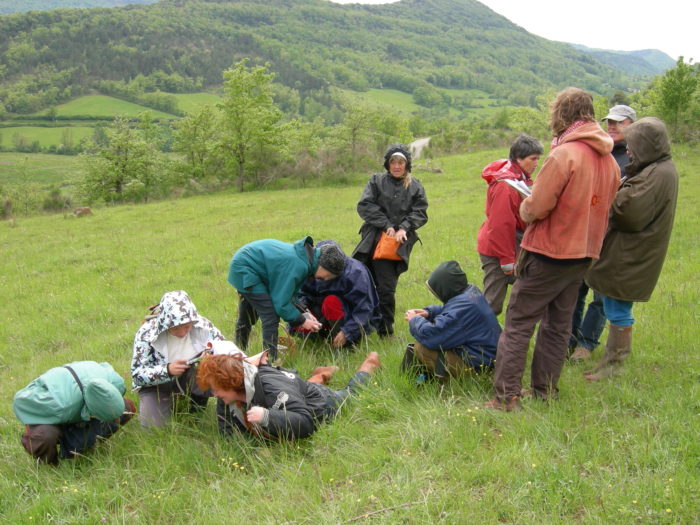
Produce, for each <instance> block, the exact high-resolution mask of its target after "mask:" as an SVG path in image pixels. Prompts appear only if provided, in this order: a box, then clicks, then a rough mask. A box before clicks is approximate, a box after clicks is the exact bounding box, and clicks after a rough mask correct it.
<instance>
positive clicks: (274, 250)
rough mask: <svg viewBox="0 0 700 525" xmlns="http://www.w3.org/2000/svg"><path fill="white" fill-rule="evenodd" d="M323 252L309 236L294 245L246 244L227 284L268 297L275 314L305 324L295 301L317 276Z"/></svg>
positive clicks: (271, 241)
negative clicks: (303, 287) (302, 286)
mask: <svg viewBox="0 0 700 525" xmlns="http://www.w3.org/2000/svg"><path fill="white" fill-rule="evenodd" d="M320 253H321V252H320V250H319V249H318V248H314V247H313V239H312V238H311V237H306V238H305V239H301V240H299V241H297V242H295V243H294V244H289V243H286V242H282V241H277V240H275V239H263V240H260V241H254V242H251V243H248V244H246V245H245V246H243V247H242V248H240V249H239V250H238V251H237V252H236V253H235V254H234V256H233V259H231V264H230V266H229V273H228V282H229V283H231V285H232V286H233V287H234V288H236V290H238V291H239V292H241V293H247V294H267V295H269V296H270V298H271V299H272V304H273V305H274V306H275V311H276V312H277V315H279V316H280V317H281V318H282V319H284V320H285V321H287V322H289V323H295V322H296V323H297V324H300V323H299V320H300V318H301V322H303V316H302V315H301V314H300V312H299V310H298V309H297V308H296V307H295V306H294V304H293V303H292V300H293V299H294V298H295V297H296V295H297V294H298V293H299V289H300V288H301V285H302V284H303V283H304V281H306V279H308V278H309V277H311V276H313V275H314V274H315V273H316V269H317V268H318V258H319V256H320Z"/></svg>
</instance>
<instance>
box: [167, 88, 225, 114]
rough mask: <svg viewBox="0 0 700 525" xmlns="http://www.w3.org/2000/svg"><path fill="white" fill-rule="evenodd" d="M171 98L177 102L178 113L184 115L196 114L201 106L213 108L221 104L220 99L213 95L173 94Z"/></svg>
mask: <svg viewBox="0 0 700 525" xmlns="http://www.w3.org/2000/svg"><path fill="white" fill-rule="evenodd" d="M171 96H173V97H175V99H176V100H177V107H178V108H179V109H180V111H184V112H185V113H196V112H197V110H199V108H201V107H202V106H206V105H212V106H213V105H215V104H217V103H219V102H221V97H220V96H219V95H215V94H214V93H186V94H182V93H175V94H172V95H171Z"/></svg>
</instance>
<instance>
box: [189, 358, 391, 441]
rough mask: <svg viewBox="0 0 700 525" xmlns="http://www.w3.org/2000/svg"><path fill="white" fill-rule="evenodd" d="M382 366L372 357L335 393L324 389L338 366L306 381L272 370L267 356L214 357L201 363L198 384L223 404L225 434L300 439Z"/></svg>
mask: <svg viewBox="0 0 700 525" xmlns="http://www.w3.org/2000/svg"><path fill="white" fill-rule="evenodd" d="M379 366H380V362H379V355H378V354H377V353H376V352H370V353H369V354H368V355H367V358H366V359H365V360H364V362H363V363H362V365H360V368H359V369H358V370H357V372H355V374H354V375H353V376H352V378H351V379H350V381H349V382H348V385H347V386H346V387H345V388H344V389H342V390H331V389H330V388H327V387H326V386H324V385H325V384H326V383H327V382H328V380H330V378H331V376H332V375H333V373H334V372H335V371H336V370H337V367H321V368H317V369H316V370H314V373H313V375H312V377H311V378H310V379H309V380H308V381H304V380H303V379H301V378H300V377H299V375H298V374H297V373H296V372H294V371H291V370H286V369H284V368H279V367H273V366H271V365H269V364H268V362H267V355H266V353H262V354H258V355H257V356H254V357H252V358H244V356H243V355H241V354H236V355H213V356H208V357H206V358H205V359H203V360H202V362H201V363H200V365H199V370H198V371H197V382H198V384H199V387H200V388H202V389H204V390H209V389H210V390H211V392H212V393H213V394H214V395H215V396H216V397H217V398H218V399H219V400H220V401H221V403H218V404H217V420H218V423H219V430H220V431H221V433H222V434H224V435H230V434H231V433H232V431H233V429H234V428H237V429H239V430H246V431H248V432H250V433H252V434H254V435H256V436H260V437H266V438H270V439H299V438H304V437H308V436H310V435H311V434H313V433H314V432H315V431H316V428H317V427H318V425H319V424H320V423H322V422H324V421H326V420H328V419H330V418H332V417H333V416H334V415H335V414H336V412H337V411H338V408H339V407H340V405H342V403H343V402H344V401H345V399H346V398H347V397H348V396H349V395H351V394H354V393H356V392H357V388H358V387H359V386H361V385H365V384H367V382H368V381H369V378H370V375H371V374H372V373H373V372H374V371H375V370H376V369H377V368H378V367H379Z"/></svg>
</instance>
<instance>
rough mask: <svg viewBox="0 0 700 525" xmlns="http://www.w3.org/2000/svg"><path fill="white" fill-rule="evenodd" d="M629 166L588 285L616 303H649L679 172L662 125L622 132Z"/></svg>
mask: <svg viewBox="0 0 700 525" xmlns="http://www.w3.org/2000/svg"><path fill="white" fill-rule="evenodd" d="M625 138H626V140H627V148H628V149H629V151H630V153H631V157H632V159H631V162H630V164H629V165H628V166H627V168H626V175H627V179H626V180H625V181H624V183H623V184H622V186H621V187H620V189H619V191H618V192H617V195H616V196H615V200H614V202H613V205H612V208H611V209H610V223H609V228H608V232H607V235H606V236H605V241H604V242H603V249H602V251H601V255H600V259H599V260H598V261H596V262H595V263H594V264H593V266H592V267H591V268H590V269H589V271H588V273H587V275H586V282H587V283H588V285H589V286H590V287H591V288H593V289H594V290H596V291H597V292H599V293H600V294H602V295H605V296H607V297H612V298H613V299H618V300H620V301H631V302H638V301H639V302H643V301H648V300H649V298H650V297H651V294H652V292H653V290H654V288H655V286H656V283H657V281H658V279H659V275H660V274H661V268H662V266H663V263H664V259H665V258H666V251H667V250H668V244H669V241H670V238H671V230H672V229H673V219H674V216H675V211H676V200H677V198H678V172H677V171H676V166H675V165H674V163H673V160H671V145H670V142H669V138H668V134H667V132H666V126H664V124H663V122H661V121H660V120H659V119H656V118H653V117H647V118H643V119H641V120H639V121H637V122H635V123H634V124H631V125H630V126H629V127H628V128H627V129H626V130H625Z"/></svg>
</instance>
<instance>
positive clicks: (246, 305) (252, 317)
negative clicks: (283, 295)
mask: <svg viewBox="0 0 700 525" xmlns="http://www.w3.org/2000/svg"><path fill="white" fill-rule="evenodd" d="M238 295H239V301H238V321H237V322H236V333H235V335H234V340H235V343H236V344H237V345H238V346H239V348H241V349H242V350H245V349H247V348H248V339H249V338H250V332H251V330H252V329H253V325H254V324H255V323H257V322H258V318H259V319H260V320H261V321H262V340H263V345H262V346H263V349H264V350H267V351H268V352H269V354H270V358H271V359H272V360H275V359H277V330H278V327H279V322H280V318H279V316H278V315H277V311H276V310H275V306H274V305H273V304H272V298H271V297H270V296H269V295H267V294H249V293H240V292H239V294H238ZM256 353H257V352H256Z"/></svg>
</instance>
